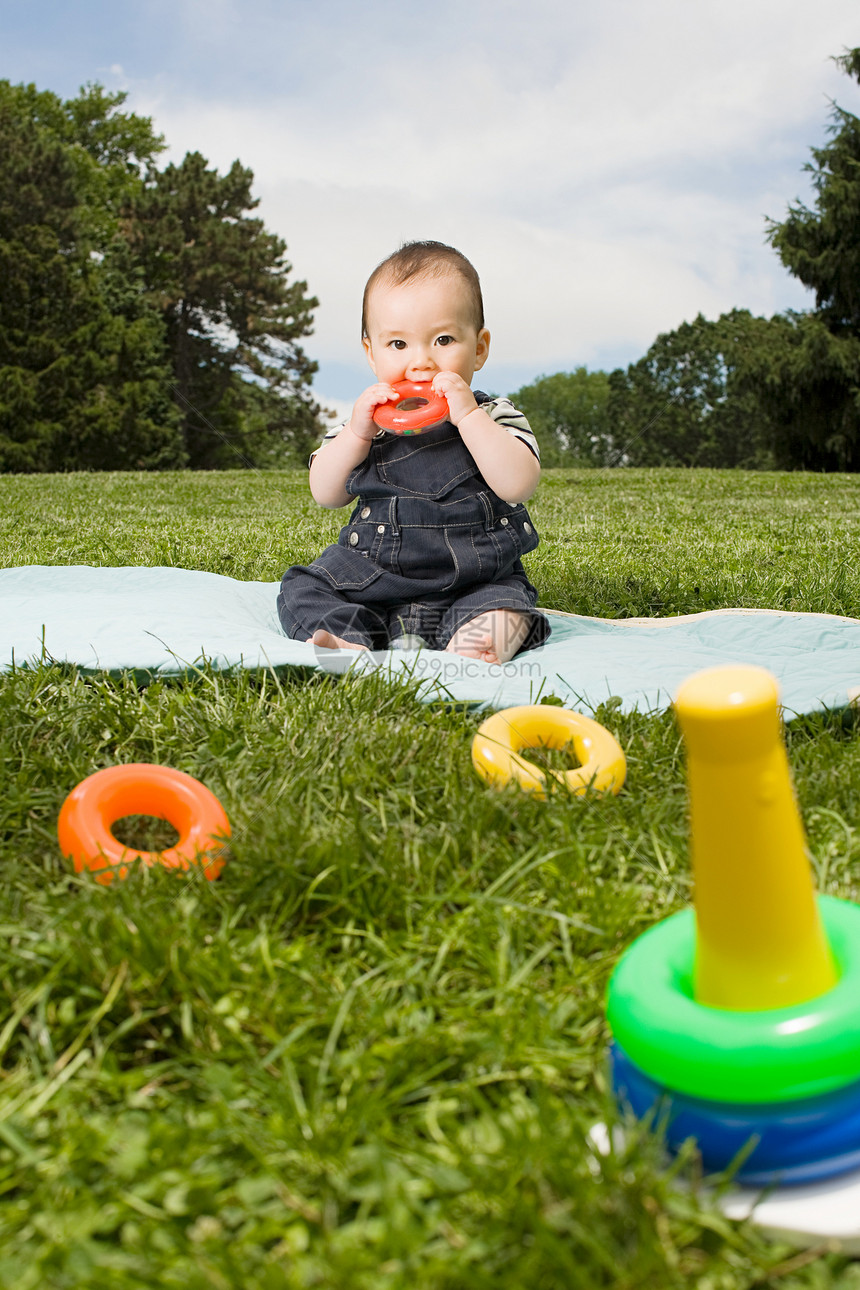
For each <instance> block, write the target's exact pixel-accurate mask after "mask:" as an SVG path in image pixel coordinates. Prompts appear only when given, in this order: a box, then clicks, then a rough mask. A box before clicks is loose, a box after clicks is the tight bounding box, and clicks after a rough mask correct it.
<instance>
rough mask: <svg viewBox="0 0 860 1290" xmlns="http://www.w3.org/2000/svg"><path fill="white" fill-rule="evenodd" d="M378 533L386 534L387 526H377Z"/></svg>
mask: <svg viewBox="0 0 860 1290" xmlns="http://www.w3.org/2000/svg"><path fill="white" fill-rule="evenodd" d="M376 531H377V533H384V532H385V525H384V524H377V526H376Z"/></svg>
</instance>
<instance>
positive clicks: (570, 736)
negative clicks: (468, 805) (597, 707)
mask: <svg viewBox="0 0 860 1290" xmlns="http://www.w3.org/2000/svg"><path fill="white" fill-rule="evenodd" d="M568 744H573V748H574V752H575V753H576V755H577V757H578V758H579V760H580V762H581V765H580V766H578V767H577V768H576V769H575V770H568V771H564V772H562V771H555V770H549V771H547V772H546V773H544V772H543V771H542V770H539V769H538V767H537V766H535V765H534V763H533V762H530V761H526V759H525V758H524V757H520V756H519V755H518V754H519V753H520V751H521V750H522V749H526V748H540V747H543V748H565V747H567V745H568ZM472 765H473V766H474V767H475V770H476V771H477V772H478V774H479V775H480V776H481V777H482V778H483V779H485V780H486V781H487V782H488V783H489V784H492V785H493V787H494V788H504V787H505V786H506V785H507V784H510V783H515V784H519V786H520V788H522V789H524V790H525V791H526V792H527V793H532V794H533V795H534V796H535V797H537V798H539V799H540V800H541V801H544V800H545V799H546V785H547V778H548V777H549V778H550V779H554V780H556V782H557V783H559V784H563V785H565V786H566V787H567V789H568V790H569V792H571V793H573V794H575V795H576V796H577V797H581V796H583V795H584V794H585V793H587V792H589V791H591V792H593V793H597V794H598V795H600V796H602V795H603V794H605V793H620V792H621V788H622V785H623V784H624V777H625V775H626V773H627V762H626V760H625V757H624V753H623V752H622V750H621V747H620V745H619V743H618V741H617V740H616V739H615V736H614V735H611V734H610V733H609V731H608V730H607V729H606V727H605V726H601V725H599V724H598V722H596V721H592V719H591V717H584V716H582V714H581V713H579V712H571V711H569V709H567V708H556V707H553V706H552V705H550V704H543V703H541V704H531V705H524V706H523V707H520V708H505V709H503V711H501V712H496V713H494V714H493V716H492V717H488V718H487V720H486V721H485V722H484V723H483V724H482V725H481V726H479V728H478V733H477V734H476V735H475V738H474V739H473V740H472Z"/></svg>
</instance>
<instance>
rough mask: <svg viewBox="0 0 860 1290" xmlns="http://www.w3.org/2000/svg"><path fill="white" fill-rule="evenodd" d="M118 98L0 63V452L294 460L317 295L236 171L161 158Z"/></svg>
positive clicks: (8, 463)
mask: <svg viewBox="0 0 860 1290" xmlns="http://www.w3.org/2000/svg"><path fill="white" fill-rule="evenodd" d="M125 98H126V96H125V95H124V94H122V93H107V92H105V91H104V89H103V88H102V87H100V86H87V87H86V88H85V89H83V90H82V91H81V92H80V94H79V95H78V97H77V98H74V99H71V100H68V101H65V102H64V101H62V100H61V99H60V98H59V97H58V96H57V95H55V94H53V93H50V92H46V91H39V90H37V89H36V87H35V86H33V85H26V86H25V85H12V84H11V83H10V82H9V81H0V155H2V157H3V165H2V167H0V471H68V470H100V469H113V470H126V469H169V468H170V469H172V468H180V467H193V468H209V469H217V468H222V467H228V466H241V465H243V464H244V465H256V466H266V465H281V464H286V463H289V462H290V461H294V460H300V459H302V458H304V459H306V457H307V449H308V446H309V445H311V444H315V443H317V442H318V441H319V437H320V434H321V430H320V423H319V408H318V407H317V405H316V403H315V402H314V399H313V396H312V392H311V381H312V377H313V373H314V371H315V370H316V364H315V363H313V362H312V361H311V360H310V359H308V357H307V356H306V355H305V353H304V351H303V349H302V347H301V344H300V341H301V339H302V338H303V337H305V336H307V335H309V334H310V332H311V326H312V318H313V310H314V308H315V307H316V305H317V301H316V300H315V299H314V298H313V297H312V296H310V295H309V294H308V292H307V284H306V283H305V282H296V281H291V279H290V274H291V265H290V264H289V262H288V261H287V259H286V245H285V243H284V242H283V241H282V240H281V239H280V238H278V237H277V236H275V235H274V234H272V233H270V232H269V231H268V230H267V229H266V228H265V226H264V224H263V222H262V220H260V219H259V218H257V217H256V216H255V215H254V214H253V212H254V210H255V208H256V206H257V204H258V203H257V200H256V199H255V198H254V197H253V195H252V191H251V188H252V183H253V174H252V172H251V171H250V170H248V169H246V168H245V167H243V166H241V165H240V164H239V162H238V161H236V162H234V164H233V165H232V167H231V168H230V170H229V171H228V172H227V174H225V175H221V174H219V173H218V172H217V170H215V169H213V168H211V167H210V166H209V164H208V163H207V161H206V159H205V158H204V157H203V156H201V155H200V153H198V152H192V153H189V154H187V155H186V157H185V158H184V160H183V161H182V162H180V163H178V164H173V163H171V164H169V165H165V166H163V167H161V168H159V167H158V164H157V162H158V159H159V156H160V154H161V153H162V152H163V151H164V149H165V143H164V140H163V138H162V137H161V136H159V135H157V134H156V133H155V132H154V129H153V125H152V122H151V120H149V119H148V118H146V117H141V116H136V115H135V114H133V113H130V112H126V111H124V110H123V104H124V102H125Z"/></svg>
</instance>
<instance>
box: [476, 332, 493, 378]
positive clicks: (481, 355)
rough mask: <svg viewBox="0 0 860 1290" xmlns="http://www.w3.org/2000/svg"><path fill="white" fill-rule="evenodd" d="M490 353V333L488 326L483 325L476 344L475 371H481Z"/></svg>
mask: <svg viewBox="0 0 860 1290" xmlns="http://www.w3.org/2000/svg"><path fill="white" fill-rule="evenodd" d="M489 353H490V333H489V332H488V331H487V329H486V327H482V328H481V330H480V331H479V332H478V343H477V345H476V346H475V371H476V372H479V371H480V370H481V368H482V367H483V366H484V364H485V363H486V361H487V356H488V355H489Z"/></svg>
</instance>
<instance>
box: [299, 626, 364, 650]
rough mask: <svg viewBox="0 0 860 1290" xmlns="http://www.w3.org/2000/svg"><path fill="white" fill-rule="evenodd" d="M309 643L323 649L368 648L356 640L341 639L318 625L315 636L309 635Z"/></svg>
mask: <svg viewBox="0 0 860 1290" xmlns="http://www.w3.org/2000/svg"><path fill="white" fill-rule="evenodd" d="M307 643H308V645H318V646H319V647H320V648H321V649H363V650H366V649H367V646H366V645H356V643H355V641H345V640H341V638H340V636H335V635H334V633H333V632H327V631H325V630H324V629H323V628H322V627H318V628H317V630H316V631H315V632H314V634H313V636H309V637H308V640H307Z"/></svg>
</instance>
